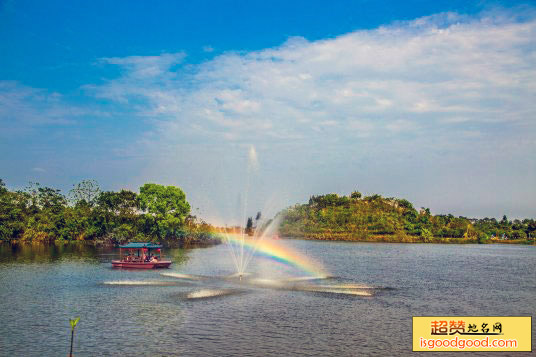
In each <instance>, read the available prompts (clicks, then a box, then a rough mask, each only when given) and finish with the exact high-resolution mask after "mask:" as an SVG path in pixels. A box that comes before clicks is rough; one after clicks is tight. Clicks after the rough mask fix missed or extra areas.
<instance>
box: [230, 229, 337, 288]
mask: <svg viewBox="0 0 536 357" xmlns="http://www.w3.org/2000/svg"><path fill="white" fill-rule="evenodd" d="M220 238H221V239H222V240H223V241H224V242H227V243H229V244H234V246H235V247H236V246H238V247H240V246H242V244H243V246H244V248H248V249H249V250H251V252H250V254H256V255H260V256H263V257H266V258H269V259H271V260H273V261H276V262H279V263H282V264H285V265H287V266H292V267H295V268H298V269H300V270H302V271H304V272H305V273H307V274H308V275H311V276H314V277H319V278H320V277H326V276H327V275H326V273H325V271H324V269H323V267H322V266H321V265H320V264H318V263H315V262H313V261H311V260H310V259H309V258H308V257H306V256H305V255H303V254H300V253H299V252H297V251H295V250H293V249H291V248H289V247H286V246H283V245H282V244H279V243H278V241H276V240H274V239H270V238H263V237H259V238H250V237H243V236H242V235H238V234H222V235H221V236H220ZM231 249H233V248H231ZM250 257H251V255H250ZM246 260H247V259H246ZM247 262H249V261H248V260H247ZM247 262H246V264H247Z"/></svg>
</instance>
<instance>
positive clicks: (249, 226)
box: [246, 217, 253, 236]
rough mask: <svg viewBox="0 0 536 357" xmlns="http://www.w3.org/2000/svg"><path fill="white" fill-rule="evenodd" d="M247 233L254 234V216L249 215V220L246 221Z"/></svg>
mask: <svg viewBox="0 0 536 357" xmlns="http://www.w3.org/2000/svg"><path fill="white" fill-rule="evenodd" d="M246 234H247V235H249V236H252V235H253V217H248V221H247V223H246Z"/></svg>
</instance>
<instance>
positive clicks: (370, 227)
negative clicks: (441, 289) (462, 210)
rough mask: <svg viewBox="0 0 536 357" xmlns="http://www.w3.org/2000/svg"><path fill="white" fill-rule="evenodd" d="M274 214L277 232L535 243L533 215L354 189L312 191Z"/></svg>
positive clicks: (310, 236) (314, 236)
mask: <svg viewBox="0 0 536 357" xmlns="http://www.w3.org/2000/svg"><path fill="white" fill-rule="evenodd" d="M278 218H279V219H280V228H279V232H280V234H281V235H282V236H285V237H296V238H307V239H321V240H349V241H392V242H441V243H487V242H494V241H500V242H505V243H514V242H515V243H534V235H536V232H535V231H536V220H534V219H524V220H514V221H509V220H508V219H507V217H506V216H504V217H503V218H502V219H501V220H500V221H498V220H497V219H495V218H483V219H471V218H466V217H455V216H454V215H452V214H449V215H432V214H431V213H430V209H428V208H421V209H420V210H419V211H417V210H416V209H415V208H414V207H413V204H412V203H411V202H409V201H408V200H405V199H398V198H392V197H390V198H385V197H382V196H380V195H372V196H365V197H362V195H361V193H359V192H357V191H355V192H353V193H352V194H351V195H350V196H339V195H337V194H326V195H321V196H312V197H311V198H310V199H309V202H308V203H306V204H297V205H295V206H293V207H290V208H287V209H285V210H283V211H282V212H280V213H279V214H278Z"/></svg>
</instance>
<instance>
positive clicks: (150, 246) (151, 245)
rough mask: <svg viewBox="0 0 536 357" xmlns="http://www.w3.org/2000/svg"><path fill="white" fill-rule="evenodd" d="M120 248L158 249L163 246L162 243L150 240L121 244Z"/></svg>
mask: <svg viewBox="0 0 536 357" xmlns="http://www.w3.org/2000/svg"><path fill="white" fill-rule="evenodd" d="M119 248H127V249H143V248H146V249H157V248H162V246H161V245H158V244H154V243H150V242H131V243H128V244H125V245H120V246H119Z"/></svg>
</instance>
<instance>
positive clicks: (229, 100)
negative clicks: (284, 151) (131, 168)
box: [94, 13, 536, 140]
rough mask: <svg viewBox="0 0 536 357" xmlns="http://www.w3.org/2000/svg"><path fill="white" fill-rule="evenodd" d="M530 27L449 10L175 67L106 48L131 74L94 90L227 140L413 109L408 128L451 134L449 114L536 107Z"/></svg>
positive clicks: (501, 118)
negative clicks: (115, 53)
mask: <svg viewBox="0 0 536 357" xmlns="http://www.w3.org/2000/svg"><path fill="white" fill-rule="evenodd" d="M534 38H536V22H535V21H534V20H530V21H525V22H515V21H513V20H510V19H509V18H507V17H505V16H490V17H482V18H468V17H464V16H460V15H457V14H453V13H447V14H440V15H434V16H430V17H424V18H421V19H417V20H415V21H411V22H401V23H397V24H394V25H391V26H385V27H381V28H379V29H376V30H367V31H356V32H353V33H349V34H346V35H342V36H339V37H337V38H334V39H328V40H321V41H315V42H310V41H307V40H305V39H303V38H292V39H290V40H289V41H287V42H286V43H285V44H283V45H282V46H280V47H277V48H270V49H265V50H261V51H255V52H248V53H227V54H223V55H221V56H218V57H216V58H215V59H213V60H210V61H208V62H205V63H203V64H201V65H198V66H194V67H193V68H192V67H189V68H188V69H187V70H181V71H179V72H175V71H170V70H169V68H170V67H171V66H172V65H174V64H177V63H179V62H180V61H182V60H183V58H184V54H182V53H179V54H165V55H161V56H148V57H143V56H133V57H127V58H107V59H104V61H105V62H107V63H110V64H116V65H120V66H122V67H123V68H124V69H125V72H124V75H123V76H122V77H121V78H119V79H116V80H111V81H110V82H108V83H107V84H106V85H104V86H100V87H95V88H94V89H95V91H96V93H97V95H98V96H99V97H106V98H109V99H112V100H118V101H123V102H130V103H137V104H139V103H138V102H139V101H140V100H142V101H143V104H144V105H142V106H141V107H140V110H139V112H140V113H142V114H143V115H148V116H151V117H156V118H161V119H165V120H166V121H165V122H164V123H163V124H162V127H161V129H162V131H163V132H166V133H167V134H169V129H172V128H176V129H178V130H180V132H181V133H183V134H186V133H189V134H191V132H190V131H189V130H190V128H191V126H195V128H196V129H197V130H196V132H199V129H202V130H203V131H204V133H205V134H208V135H214V136H220V137H225V138H227V139H230V140H233V139H236V140H240V138H243V137H244V136H246V137H248V138H249V139H250V140H273V138H277V137H284V136H292V137H303V138H307V139H312V138H315V137H316V136H317V135H319V133H320V132H323V131H322V130H319V129H320V128H323V129H326V127H327V126H330V127H332V129H334V128H336V127H339V128H343V127H345V126H348V125H344V124H345V123H348V122H349V121H350V122H351V121H352V120H353V119H352V118H356V117H357V118H363V117H365V118H368V120H369V121H370V125H376V124H381V126H385V127H386V128H388V129H390V130H391V131H400V129H403V128H409V126H408V122H402V121H401V120H406V119H404V118H408V117H411V118H412V121H411V123H412V124H411V125H412V126H411V127H412V128H414V127H417V126H420V124H419V122H425V124H426V125H425V126H427V127H430V126H431V125H433V126H435V127H436V129H437V128H438V127H440V128H441V130H443V131H445V133H447V131H448V130H450V129H449V127H448V126H447V125H446V124H448V123H451V124H452V123H456V122H457V123H462V122H464V123H472V124H475V125H483V123H486V122H505V121H508V120H515V121H530V120H531V118H533V117H534V116H535V114H536V104H535V103H534V101H533V100H532V99H531V98H533V95H534V83H536V67H535V66H534V64H535V61H534V58H535V56H536V55H535V47H536V46H535V45H534V40H533V39H534ZM460 118H463V119H460ZM173 122H180V123H182V124H181V125H179V126H175V125H170V123H173ZM327 123H329V125H326V124H327ZM336 123H338V124H341V125H339V126H337V125H335V124H336ZM402 123H403V124H404V125H401V124H402ZM352 125H353V126H355V123H354V124H351V125H350V126H352ZM484 131H485V129H484Z"/></svg>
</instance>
